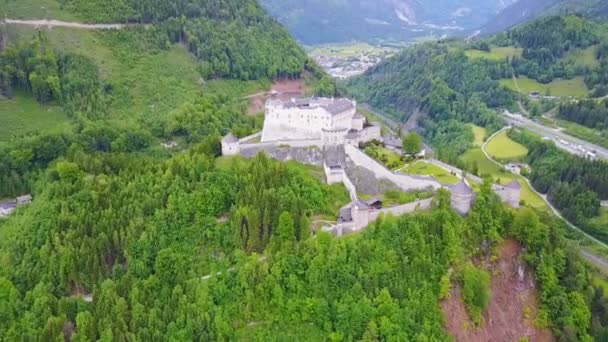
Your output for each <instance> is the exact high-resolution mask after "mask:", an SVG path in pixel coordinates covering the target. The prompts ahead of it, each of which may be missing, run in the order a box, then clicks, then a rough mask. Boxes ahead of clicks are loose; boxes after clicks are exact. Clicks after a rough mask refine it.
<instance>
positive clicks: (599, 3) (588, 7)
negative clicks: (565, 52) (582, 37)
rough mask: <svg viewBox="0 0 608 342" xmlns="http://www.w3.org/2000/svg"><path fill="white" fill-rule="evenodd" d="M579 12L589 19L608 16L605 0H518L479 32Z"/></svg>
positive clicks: (486, 32) (483, 33) (498, 29)
mask: <svg viewBox="0 0 608 342" xmlns="http://www.w3.org/2000/svg"><path fill="white" fill-rule="evenodd" d="M558 14H579V15H582V16H584V17H587V18H589V19H606V18H608V1H606V0H526V1H518V2H515V3H513V4H511V5H510V6H508V7H507V8H505V9H504V10H503V11H501V12H500V13H499V14H498V15H497V16H496V17H495V18H494V19H493V20H490V21H489V22H488V23H487V24H485V25H484V26H483V27H482V28H481V29H480V30H479V33H480V34H482V35H491V34H495V33H498V32H502V31H505V30H508V29H510V28H512V27H514V26H517V25H519V24H523V23H526V22H529V21H531V20H534V19H536V18H538V17H541V16H545V15H558Z"/></svg>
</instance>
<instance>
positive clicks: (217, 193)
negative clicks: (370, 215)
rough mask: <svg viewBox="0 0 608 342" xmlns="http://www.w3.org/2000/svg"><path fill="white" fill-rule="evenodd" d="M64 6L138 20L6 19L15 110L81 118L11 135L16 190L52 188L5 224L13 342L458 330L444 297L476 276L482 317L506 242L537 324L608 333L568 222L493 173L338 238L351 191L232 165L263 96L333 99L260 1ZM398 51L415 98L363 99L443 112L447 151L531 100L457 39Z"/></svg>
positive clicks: (2, 184) (8, 332)
mask: <svg viewBox="0 0 608 342" xmlns="http://www.w3.org/2000/svg"><path fill="white" fill-rule="evenodd" d="M0 1H3V3H2V4H3V5H4V4H6V6H13V5H14V6H15V7H14V8H12V7H11V8H12V11H13V13H21V14H22V15H25V14H28V12H27V9H25V10H24V7H17V5H19V4H22V2H19V1H13V0H0ZM27 1H28V2H27V4H28V5H30V6H31V7H28V8H30V9H31V8H40V6H41V5H43V4H45V5H49V4H57V3H56V2H55V1H54V0H44V1H42V0H40V1H38V0H27ZM61 5H62V6H63V7H60V6H53V7H52V8H54V9H56V10H58V11H59V10H60V11H63V12H60V13H55V15H58V16H62V17H63V18H66V17H69V18H72V19H74V20H76V19H80V20H85V21H94V22H116V21H119V22H132V23H133V24H134V26H129V27H128V28H125V29H122V30H115V31H107V32H97V31H82V30H74V29H59V28H53V29H52V30H49V29H46V28H41V29H40V30H38V29H34V28H27V27H12V26H11V25H6V26H3V27H2V30H3V31H2V34H3V35H4V37H8V39H9V41H8V43H9V44H8V46H7V48H6V49H5V50H3V51H2V53H1V54H0V92H1V96H0V108H1V107H2V106H5V105H7V104H8V103H10V104H11V105H13V106H20V104H21V103H22V102H21V101H24V100H32V101H34V102H36V105H38V106H39V107H38V109H39V110H38V111H37V113H36V114H35V115H34V114H33V113H29V112H23V114H22V115H23V116H26V117H28V119H29V120H36V118H37V117H39V116H41V115H45V113H48V110H47V109H48V108H50V107H51V106H52V107H53V108H59V109H61V110H62V111H63V112H64V113H65V115H66V118H65V120H66V121H65V122H63V123H62V124H61V125H57V126H54V125H49V127H47V128H46V129H41V130H39V131H28V133H25V134H19V133H17V132H16V133H15V134H12V135H8V136H7V137H6V138H5V137H2V138H1V141H0V198H5V197H6V198H14V197H16V196H18V195H22V194H25V193H31V194H32V196H33V201H32V202H31V203H30V204H27V205H24V206H20V207H19V208H17V209H16V211H15V212H14V213H13V214H11V215H10V216H8V217H7V218H6V219H0V341H16V340H28V341H29V340H32V341H33V340H38V341H104V342H105V341H107V342H110V341H134V340H137V341H210V340H262V341H267V340H271V341H272V340H295V341H311V340H312V341H327V340H331V341H350V340H365V341H377V340H398V341H410V340H421V341H426V340H449V339H450V337H449V336H448V335H447V333H446V331H445V328H444V316H443V314H442V312H441V309H440V305H439V302H440V301H441V300H443V299H445V297H446V296H448V295H449V293H450V292H451V289H452V288H454V287H462V288H463V289H465V292H466V296H465V301H466V304H467V309H468V312H470V313H471V315H472V316H475V321H477V322H479V320H480V316H481V315H482V314H483V313H484V310H485V308H486V306H487V302H488V300H489V298H490V294H489V289H488V282H489V278H490V275H489V274H488V273H487V272H486V271H485V270H483V269H482V268H481V267H480V266H478V265H473V264H472V263H471V260H482V259H484V260H493V259H494V258H493V255H494V253H495V251H496V249H497V248H498V247H499V246H500V245H501V243H502V241H503V240H504V239H516V240H518V241H519V242H520V243H521V244H522V245H523V246H524V247H525V248H524V251H525V254H523V257H522V259H523V260H525V262H526V263H527V265H528V266H529V268H530V269H531V270H532V271H533V273H534V274H535V275H536V277H535V278H536V282H535V284H537V286H538V287H537V289H538V300H537V301H535V302H534V303H531V304H532V305H534V306H535V307H536V306H538V309H539V310H538V312H537V313H535V314H534V315H533V316H534V317H529V316H530V315H532V313H530V312H528V313H524V312H522V315H524V314H525V315H526V319H530V320H533V321H534V324H537V325H538V326H539V327H541V328H542V327H546V328H550V329H551V331H552V332H553V334H554V335H555V336H556V337H557V338H558V339H560V340H564V341H575V340H589V339H590V338H592V337H595V338H596V339H597V340H602V339H605V338H606V336H607V334H608V333H607V331H608V330H607V328H606V326H607V324H606V322H608V311H607V310H606V298H605V297H604V295H603V288H602V286H601V284H597V283H595V282H593V279H594V278H593V275H592V273H591V272H589V270H588V269H587V268H586V266H585V265H584V264H583V263H582V261H581V260H580V258H579V256H578V254H577V250H576V249H575V246H573V245H572V244H571V243H570V242H568V241H567V240H566V239H565V238H564V231H563V229H562V227H561V225H560V223H559V222H558V221H555V220H554V218H552V217H550V216H547V215H546V214H545V213H543V212H540V213H536V212H534V211H531V210H528V209H522V210H510V209H506V208H505V207H504V206H503V205H502V203H501V202H500V199H499V198H498V197H497V196H496V195H495V194H494V193H493V192H492V190H491V183H490V182H489V181H486V182H485V183H484V184H483V185H480V188H479V192H478V194H477V196H476V197H477V200H476V202H475V205H474V207H473V209H472V211H471V213H470V214H469V215H468V216H467V217H461V216H460V215H458V214H456V213H455V212H454V211H453V210H452V209H451V207H450V197H449V194H448V193H447V192H445V191H439V193H438V194H437V195H436V197H435V200H434V202H433V206H432V208H431V210H428V211H426V212H419V213H416V214H413V215H410V216H404V217H400V218H395V217H383V218H381V219H380V220H379V221H378V222H376V223H374V224H372V225H371V226H370V227H368V229H366V230H365V231H364V232H362V233H361V234H356V235H352V236H347V237H344V238H336V237H333V236H331V235H330V234H327V233H324V232H313V231H312V230H311V227H312V225H311V223H312V222H313V221H318V220H321V221H324V220H327V219H328V217H329V218H331V219H333V218H334V217H335V216H336V214H337V213H338V211H339V208H341V207H342V206H344V205H345V204H347V203H348V202H349V201H350V198H349V195H348V193H347V191H346V189H345V188H344V186H342V185H333V186H329V185H326V184H324V183H323V182H322V180H321V179H319V178H318V175H319V173H321V174H322V172H321V171H320V170H318V169H317V168H314V167H309V166H303V165H301V164H298V163H295V162H289V163H279V162H276V161H273V160H270V159H269V158H268V157H266V156H264V155H258V156H257V157H255V158H252V159H250V160H245V159H242V158H238V157H220V156H219V154H220V138H221V137H222V136H223V135H225V134H227V133H228V132H233V133H235V134H236V135H239V136H243V135H247V134H250V133H252V132H255V131H256V130H259V126H260V119H259V117H255V116H247V115H246V112H247V102H246V100H245V99H243V97H244V96H246V95H248V94H252V93H255V92H259V91H263V90H265V89H266V90H267V89H268V87H269V84H270V82H271V81H272V78H275V77H279V78H280V77H297V76H302V77H304V78H305V81H306V82H305V86H307V87H310V88H311V90H312V91H315V92H316V93H317V94H322V93H323V92H322V91H320V90H324V91H327V92H328V93H332V94H333V90H334V89H333V86H332V85H331V84H332V83H331V82H327V78H326V76H325V75H323V74H322V73H321V72H319V71H318V69H317V68H316V66H315V65H313V64H311V63H310V62H309V60H308V58H306V56H305V55H304V54H303V53H302V50H301V49H300V48H299V47H298V46H297V45H296V44H295V42H294V41H293V40H292V39H291V38H290V37H289V35H288V34H287V33H286V32H285V31H284V29H282V28H281V27H280V26H279V25H278V24H276V23H275V22H274V21H273V20H272V19H269V17H268V16H267V15H266V14H265V13H264V12H263V10H262V9H261V7H260V6H259V5H258V4H257V2H255V1H253V0H240V1H239V0H218V1H204V0H197V1H194V0H191V1H177V2H175V1H164V0H161V1H139V0H138V1H135V0H133V1H130V0H124V1H112V2H109V1H101V0H97V1H85V0H73V1H68V0H65V1H61ZM141 24H145V26H141ZM396 60H397V61H400V63H401V64H400V65H399V67H392V66H390V64H388V63H387V64H383V65H381V66H379V67H378V68H377V70H383V72H384V73H385V74H383V75H382V77H386V79H387V80H389V81H395V83H394V84H397V85H399V87H401V88H400V89H399V90H398V91H389V90H390V89H391V88H390V87H389V86H388V85H385V84H384V83H383V82H382V81H383V80H382V78H376V79H374V81H375V82H376V83H375V84H374V87H373V88H372V92H371V93H366V92H365V91H364V89H363V88H362V87H363V83H360V84H359V83H357V84H359V85H360V86H361V88H359V89H358V91H360V92H361V93H366V94H369V95H368V96H369V98H370V100H371V99H374V98H377V99H378V100H377V101H378V102H377V103H378V104H385V105H387V108H392V110H393V111H394V113H395V114H398V113H399V111H400V110H402V109H403V108H421V109H422V110H425V111H427V112H429V113H432V114H431V115H430V116H429V117H428V119H427V120H426V121H425V123H424V125H425V126H424V129H425V132H426V133H427V134H428V135H430V136H432V137H433V141H435V142H438V143H440V144H441V146H444V147H445V149H446V151H448V152H447V153H448V154H447V155H448V156H452V157H453V156H455V155H454V154H451V153H458V152H459V151H461V148H462V147H461V146H459V144H460V143H462V144H463V145H466V144H469V143H470V141H469V139H468V138H471V139H472V133H471V131H470V129H469V128H468V127H467V126H465V123H466V122H476V123H478V124H479V125H483V126H486V127H489V128H494V129H495V128H498V127H499V126H500V120H499V119H498V117H497V116H496V115H495V113H494V112H493V111H492V110H491V109H490V108H492V107H498V106H508V105H511V104H513V103H514V99H515V96H514V95H513V93H511V92H510V91H508V90H507V89H506V88H503V87H500V86H499V82H498V81H497V78H500V77H505V75H507V74H509V73H510V70H509V69H508V68H507V66H508V63H506V62H504V63H493V62H488V61H485V60H472V59H470V58H468V57H467V55H466V54H465V53H464V52H463V51H462V50H453V49H452V48H451V47H448V46H438V45H422V46H420V47H418V48H416V49H414V50H411V51H409V52H406V53H405V54H404V55H402V56H401V57H399V59H396ZM401 68H404V69H407V68H415V69H414V70H412V71H410V72H409V73H407V74H403V75H400V73H399V72H398V71H401V70H402V69H401ZM366 77H369V75H367V76H366ZM390 77H394V78H392V79H391V78H390ZM320 79H322V81H325V82H320ZM358 82H359V81H358ZM319 83H321V86H323V87H320V85H319ZM410 85H413V86H412V87H411V88H408V87H409V86H410ZM383 93H385V94H390V96H389V97H387V98H382V97H381V94H383ZM394 99H397V100H399V102H398V104H397V105H395V106H393V107H388V101H393V100H394ZM385 100H386V101H387V102H384V101H385ZM4 113H6V111H5V112H4ZM0 120H4V121H0V123H2V124H11V122H10V120H8V119H7V118H6V117H4V116H0ZM586 186H592V183H588V184H586ZM313 233H314V235H313ZM528 266H526V267H528ZM477 279H485V281H484V282H481V283H479V284H474V285H473V286H472V285H471V284H472V283H475V281H476V280H477ZM471 328H472V327H471ZM517 333H520V332H517ZM522 337H523V336H522Z"/></svg>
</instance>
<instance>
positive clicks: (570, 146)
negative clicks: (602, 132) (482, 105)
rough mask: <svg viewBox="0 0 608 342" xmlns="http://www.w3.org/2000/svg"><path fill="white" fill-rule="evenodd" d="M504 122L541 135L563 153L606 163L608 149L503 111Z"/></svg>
mask: <svg viewBox="0 0 608 342" xmlns="http://www.w3.org/2000/svg"><path fill="white" fill-rule="evenodd" d="M503 114H504V118H505V120H506V121H507V122H508V123H509V124H511V125H513V126H517V127H524V128H526V129H529V130H531V131H533V132H535V133H538V134H540V135H542V136H543V137H545V138H547V139H550V140H552V141H553V142H554V143H555V145H556V146H557V147H559V148H561V149H562V150H564V151H567V152H569V153H572V154H576V155H579V156H588V157H593V158H597V159H602V160H607V161H608V149H606V148H603V147H601V146H598V145H595V144H592V143H590V142H587V141H585V140H582V139H579V138H575V137H573V136H571V135H568V134H566V133H564V132H562V131H560V130H559V129H555V128H551V127H547V126H544V125H542V124H540V123H538V122H536V121H532V120H530V119H528V118H526V117H524V116H523V115H521V114H513V113H509V112H508V111H505V112H504V113H503Z"/></svg>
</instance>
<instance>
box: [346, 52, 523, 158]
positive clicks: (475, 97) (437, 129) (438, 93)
mask: <svg viewBox="0 0 608 342" xmlns="http://www.w3.org/2000/svg"><path fill="white" fill-rule="evenodd" d="M509 73H510V68H509V66H508V65H507V64H506V63H495V62H492V61H486V60H481V59H479V60H471V59H469V58H467V56H466V55H465V53H464V51H463V50H462V49H453V48H451V47H450V46H449V45H448V44H435V43H428V44H422V45H418V46H415V47H413V48H409V49H406V50H405V51H404V52H402V53H401V54H400V55H399V56H397V57H395V58H393V59H390V60H388V61H387V62H384V63H381V64H380V65H378V66H376V67H374V68H372V69H370V70H369V71H368V72H367V73H366V74H364V75H363V76H362V77H360V78H357V79H354V80H352V81H350V82H349V84H348V89H349V91H351V92H353V93H354V94H355V95H356V96H358V97H359V99H361V100H363V101H367V102H369V103H370V104H371V105H373V106H375V107H377V108H380V109H383V110H387V111H388V112H390V113H392V114H393V115H394V116H395V117H396V118H398V119H400V120H405V119H407V118H408V117H409V115H411V113H413V112H415V111H422V112H424V113H427V114H428V115H426V116H425V117H424V118H423V119H422V120H421V122H420V124H421V129H422V131H423V133H424V135H425V136H426V137H427V138H428V139H430V141H432V142H433V143H434V144H435V145H436V146H438V147H440V153H442V154H443V157H444V158H445V159H447V160H454V159H456V158H457V156H459V155H460V154H462V153H463V152H464V151H465V150H466V149H467V148H468V147H469V146H470V144H471V142H472V141H473V135H472V134H471V132H470V128H468V127H467V126H466V125H465V124H464V123H465V122H474V123H476V124H478V125H480V126H484V127H488V128H490V129H491V130H497V129H498V128H500V127H501V125H502V121H501V120H500V119H499V117H498V116H497V115H496V112H495V111H494V110H493V109H492V108H497V107H509V106H512V105H513V104H514V103H515V97H514V96H513V94H512V93H511V92H510V91H509V90H507V89H506V88H503V87H501V86H500V84H499V82H498V81H497V80H498V79H500V78H503V77H506V76H507V75H509Z"/></svg>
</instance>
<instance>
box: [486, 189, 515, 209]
mask: <svg viewBox="0 0 608 342" xmlns="http://www.w3.org/2000/svg"><path fill="white" fill-rule="evenodd" d="M492 190H494V192H495V193H496V194H497V195H498V197H500V200H501V201H502V202H503V203H506V204H507V205H509V206H510V207H512V208H519V202H520V197H521V191H520V190H517V189H510V188H507V187H504V186H502V185H497V184H494V185H493V186H492Z"/></svg>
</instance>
